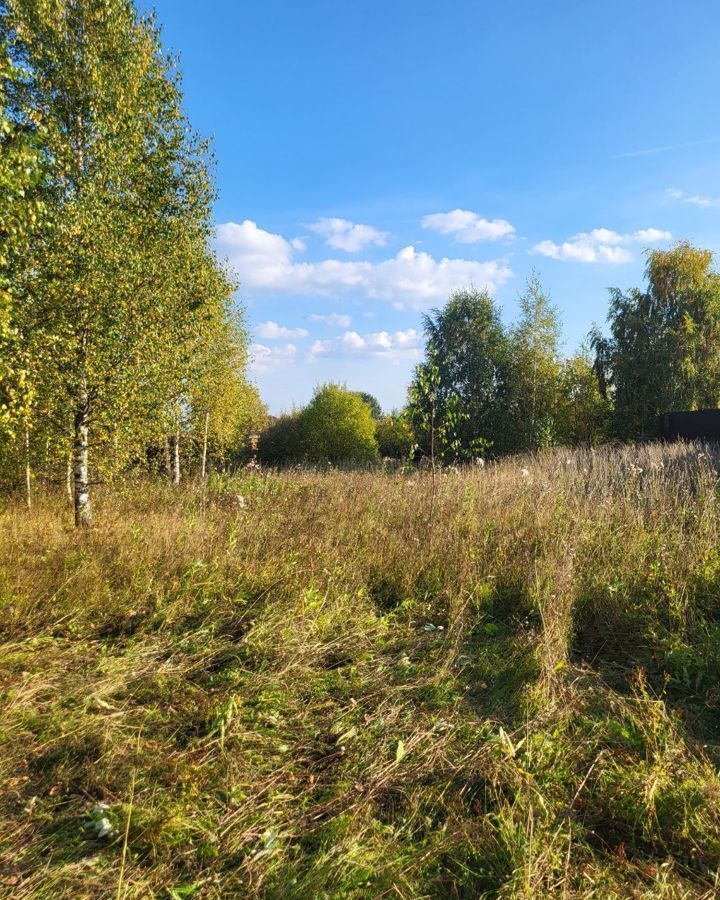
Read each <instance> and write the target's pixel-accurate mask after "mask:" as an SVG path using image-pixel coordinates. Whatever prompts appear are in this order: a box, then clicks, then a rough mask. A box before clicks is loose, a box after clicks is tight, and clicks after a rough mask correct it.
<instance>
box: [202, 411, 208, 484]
mask: <svg viewBox="0 0 720 900" xmlns="http://www.w3.org/2000/svg"><path fill="white" fill-rule="evenodd" d="M209 430H210V413H205V434H204V435H203V452H202V473H201V477H202V479H203V481H204V480H205V474H206V472H207V452H208V432H209Z"/></svg>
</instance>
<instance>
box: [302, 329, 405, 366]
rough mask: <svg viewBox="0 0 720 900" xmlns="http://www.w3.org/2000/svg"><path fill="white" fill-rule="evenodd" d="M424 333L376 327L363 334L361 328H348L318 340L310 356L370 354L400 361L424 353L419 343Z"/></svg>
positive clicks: (311, 349) (312, 357) (313, 357)
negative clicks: (337, 335)
mask: <svg viewBox="0 0 720 900" xmlns="http://www.w3.org/2000/svg"><path fill="white" fill-rule="evenodd" d="M421 339H422V335H421V333H420V332H419V331H416V330H415V329H414V328H408V329H407V331H395V332H393V333H391V332H388V331H375V332H373V333H372V334H366V335H360V334H358V333H357V331H346V332H345V334H343V335H342V337H339V338H334V339H333V340H328V341H315V343H314V344H313V345H312V347H311V348H310V358H311V359H315V358H317V357H318V356H345V355H351V356H370V357H374V358H382V359H390V360H392V361H393V362H399V361H400V360H401V359H407V358H411V359H416V358H418V357H419V355H420V351H419V345H420V342H421Z"/></svg>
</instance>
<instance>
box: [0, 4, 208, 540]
mask: <svg viewBox="0 0 720 900" xmlns="http://www.w3.org/2000/svg"><path fill="white" fill-rule="evenodd" d="M0 13H1V18H0V22H1V25H2V36H3V38H4V40H5V41H6V42H7V43H8V45H9V47H10V52H11V55H12V57H13V59H14V60H16V61H17V62H19V63H20V64H21V65H22V66H23V67H24V70H25V72H26V74H25V77H24V78H23V79H22V80H20V81H19V82H18V83H17V84H15V85H14V86H13V90H12V93H11V95H10V102H11V106H12V115H13V117H14V120H15V121H22V120H27V121H42V123H43V128H44V148H43V149H44V156H45V158H46V160H47V165H48V168H49V189H48V195H49V196H48V207H49V216H50V219H51V227H50V228H48V229H46V230H45V231H44V232H43V235H42V238H41V239H38V240H36V241H34V243H33V252H32V258H31V260H30V263H31V264H30V265H29V266H28V270H27V273H26V276H25V284H24V291H25V295H26V296H27V297H28V298H31V301H32V302H28V303H26V304H25V308H24V321H23V323H22V324H23V328H24V329H25V331H26V332H27V333H32V334H33V335H34V338H35V346H40V345H41V346H42V347H43V348H44V352H45V354H46V356H47V357H49V358H51V360H52V367H53V370H54V371H53V373H52V374H53V376H54V378H55V379H56V381H57V383H58V384H59V385H60V386H61V391H60V392H61V395H62V396H61V403H62V405H63V409H62V410H61V414H62V416H64V418H65V421H66V422H68V421H69V423H70V428H71V431H72V445H73V446H72V454H73V483H74V502H75V522H76V525H78V526H84V525H89V524H90V523H91V521H92V512H91V483H92V481H93V480H94V478H95V477H96V476H95V475H94V469H93V465H94V462H93V459H94V458H93V453H94V452H95V453H97V454H98V455H99V454H100V453H104V455H105V457H106V458H107V457H112V454H108V453H107V448H108V446H113V447H115V448H116V449H117V453H118V454H120V453H123V452H124V453H125V455H127V454H128V453H129V452H131V448H132V447H133V446H134V447H137V446H139V445H140V444H141V443H142V440H144V439H145V437H146V435H147V432H148V428H149V422H150V421H151V419H152V415H151V414H152V412H153V411H157V409H158V408H159V405H160V395H161V394H162V391H163V389H164V388H165V387H166V385H167V380H168V379H167V378H166V377H165V374H164V373H165V372H166V370H167V368H168V367H167V366H166V365H165V363H166V361H167V359H168V355H169V353H170V351H171V350H172V348H173V347H174V345H175V339H176V336H177V332H178V328H182V327H183V326H182V324H179V323H183V321H184V320H185V318H186V317H187V318H192V317H194V316H197V315H198V311H199V310H201V309H202V306H203V302H204V298H203V297H202V296H200V295H198V294H197V293H196V292H193V291H192V290H187V289H185V290H178V274H177V273H178V271H186V269H185V268H184V267H183V266H178V265H177V263H178V259H179V258H180V257H181V256H182V254H183V253H184V252H185V249H186V248H188V247H192V249H193V253H196V252H197V247H198V246H203V247H204V248H205V252H208V253H209V251H208V250H207V238H208V235H209V233H210V204H211V201H212V196H213V194H212V187H211V181H210V178H209V175H208V157H207V148H206V146H205V145H204V144H203V143H202V142H201V141H199V140H198V139H197V138H196V137H194V136H193V134H192V133H191V131H190V129H189V126H188V123H187V121H186V119H185V117H184V114H183V112H182V108H181V93H180V86H179V79H178V75H177V73H176V71H175V69H174V67H173V63H172V61H171V60H169V59H168V58H167V57H166V56H165V55H164V53H163V51H162V47H161V45H160V41H159V37H158V33H157V31H156V29H155V27H154V24H153V22H152V21H150V20H144V19H140V18H139V17H138V16H137V15H136V13H135V10H134V7H133V5H132V3H131V2H130V0H5V2H4V3H3V5H2V6H1V7H0ZM170 368H172V367H170ZM116 462H117V460H116Z"/></svg>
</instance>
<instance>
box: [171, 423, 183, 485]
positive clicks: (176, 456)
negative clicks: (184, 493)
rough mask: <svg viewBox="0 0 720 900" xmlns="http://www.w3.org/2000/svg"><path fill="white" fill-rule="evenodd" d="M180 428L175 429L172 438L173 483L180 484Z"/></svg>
mask: <svg viewBox="0 0 720 900" xmlns="http://www.w3.org/2000/svg"><path fill="white" fill-rule="evenodd" d="M180 478H181V472H180V429H179V428H178V429H177V430H176V431H175V437H174V440H173V484H174V485H178V484H180Z"/></svg>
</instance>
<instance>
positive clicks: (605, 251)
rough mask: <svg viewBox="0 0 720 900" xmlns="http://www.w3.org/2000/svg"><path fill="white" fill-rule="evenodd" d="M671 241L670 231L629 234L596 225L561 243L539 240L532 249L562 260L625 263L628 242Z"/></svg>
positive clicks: (629, 258)
mask: <svg viewBox="0 0 720 900" xmlns="http://www.w3.org/2000/svg"><path fill="white" fill-rule="evenodd" d="M671 240H672V234H671V233H670V232H669V231H661V230H660V229H659V228H641V229H639V230H638V231H633V232H632V233H631V234H620V233H619V232H617V231H611V230H610V229H609V228H595V229H593V231H589V232H586V231H582V232H580V233H579V234H576V235H573V237H571V238H568V240H566V241H564V242H563V243H562V244H556V243H555V242H554V241H540V243H539V244H535V246H534V247H533V248H532V251H531V252H532V253H539V254H541V255H542V256H548V257H550V259H557V260H563V261H565V262H583V263H626V262H632V260H633V255H632V253H631V252H630V250H629V249H628V245H630V246H632V245H633V244H635V245H637V244H646V245H647V244H657V243H661V242H663V241H671Z"/></svg>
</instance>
